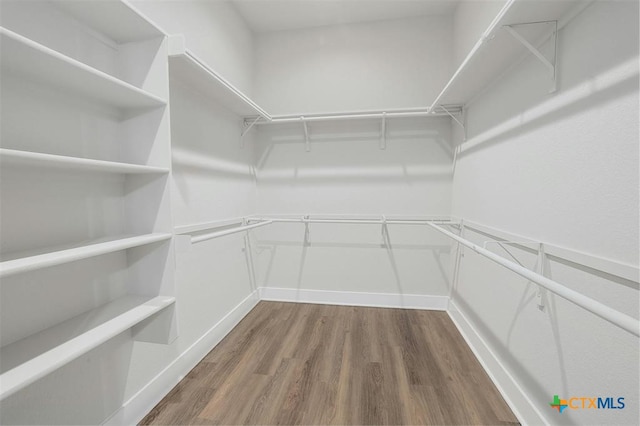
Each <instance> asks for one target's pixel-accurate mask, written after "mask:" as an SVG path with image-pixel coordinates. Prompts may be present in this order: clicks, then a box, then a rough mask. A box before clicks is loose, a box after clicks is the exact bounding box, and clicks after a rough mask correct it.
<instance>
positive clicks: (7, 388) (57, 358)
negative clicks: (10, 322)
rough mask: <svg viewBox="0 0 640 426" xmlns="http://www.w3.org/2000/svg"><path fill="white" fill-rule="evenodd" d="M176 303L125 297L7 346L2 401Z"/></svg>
mask: <svg viewBox="0 0 640 426" xmlns="http://www.w3.org/2000/svg"><path fill="white" fill-rule="evenodd" d="M173 303H175V298H174V297H165V296H157V297H153V298H150V297H143V296H125V297H122V298H120V299H116V300H114V301H112V302H110V303H107V304H105V305H102V306H100V307H98V308H96V309H93V310H91V311H89V312H86V313H84V314H81V315H78V316H76V317H74V318H71V319H69V320H67V321H64V322H62V323H60V324H58V325H55V326H53V327H51V328H48V329H46V330H43V331H41V332H39V333H36V334H33V335H31V336H29V337H26V338H24V339H22V340H19V341H17V342H14V343H11V344H9V345H7V346H4V347H3V348H2V350H1V351H0V357H1V358H2V375H0V400H2V399H4V398H6V397H8V396H10V395H12V394H14V393H15V392H18V391H19V390H21V389H23V388H25V387H26V386H28V385H30V384H32V383H33V382H35V381H36V380H38V379H41V378H42V377H44V376H46V375H47V374H49V373H52V372H53V371H55V370H57V369H58V368H60V367H62V366H63V365H65V364H67V363H69V362H71V361H73V360H74V359H76V358H78V357H80V356H82V355H84V354H86V353H87V352H89V351H90V350H92V349H94V348H96V347H97V346H99V345H101V344H102V343H105V342H106V341H108V340H109V339H112V338H113V337H115V336H117V335H118V334H120V333H122V332H124V331H126V330H128V329H130V328H132V327H134V326H135V325H137V324H139V323H141V322H142V321H144V320H145V319H147V318H149V317H150V316H152V315H153V314H156V313H158V312H160V311H161V310H163V309H165V308H167V307H168V306H170V305H172V304H173ZM25 360H26V361H25Z"/></svg>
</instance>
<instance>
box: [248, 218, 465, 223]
mask: <svg viewBox="0 0 640 426" xmlns="http://www.w3.org/2000/svg"><path fill="white" fill-rule="evenodd" d="M253 221H270V222H273V223H276V222H282V223H289V222H291V223H347V224H358V225H384V224H387V225H427V224H428V223H439V224H442V225H450V224H455V225H457V224H458V222H452V221H450V220H409V219H311V218H308V217H300V218H273V217H269V218H266V217H255V218H250V219H249V222H253ZM259 223H262V222H259Z"/></svg>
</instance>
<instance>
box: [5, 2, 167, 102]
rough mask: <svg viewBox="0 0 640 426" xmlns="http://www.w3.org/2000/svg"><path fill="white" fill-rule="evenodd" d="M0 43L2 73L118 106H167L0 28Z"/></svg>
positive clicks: (160, 100)
mask: <svg viewBox="0 0 640 426" xmlns="http://www.w3.org/2000/svg"><path fill="white" fill-rule="evenodd" d="M77 3H83V2H77ZM98 3H100V2H98ZM92 4H93V2H92ZM0 44H1V45H2V49H0V50H1V58H0V65H1V67H2V73H7V74H13V75H17V76H20V77H21V78H27V79H33V80H36V81H40V82H42V83H45V84H47V85H50V86H51V87H55V88H56V89H59V90H63V91H65V92H68V93H75V94H78V95H81V96H83V97H85V98H88V99H92V100H95V101H98V102H101V103H106V104H108V105H111V106H114V107H118V108H130V109H141V108H157V107H161V106H164V105H166V101H164V100H163V99H160V98H159V97H157V96H154V95H152V94H150V93H147V92H145V91H144V90H142V89H140V88H137V87H135V86H133V85H131V84H129V83H126V82H124V81H121V80H118V79H117V78H115V77H112V76H110V75H109V74H106V73H104V72H102V71H99V70H96V69H94V68H91V67H90V66H88V65H85V64H83V63H82V62H79V61H77V60H75V59H72V58H69V57H67V56H65V55H63V54H61V53H59V52H56V51H55V50H52V49H49V48H48V47H46V46H43V45H41V44H39V43H36V42H34V41H32V40H30V39H28V38H26V37H23V36H21V35H19V34H16V33H14V32H13V31H10V30H7V29H6V28H2V27H0Z"/></svg>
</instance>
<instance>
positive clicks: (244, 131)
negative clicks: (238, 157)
mask: <svg viewBox="0 0 640 426" xmlns="http://www.w3.org/2000/svg"><path fill="white" fill-rule="evenodd" d="M260 118H261V117H260V116H258V117H256V119H255V120H253V121H251V122H248V121H247V120H244V128H243V129H242V132H241V133H240V149H244V135H246V134H247V133H249V130H251V128H252V127H253V126H255V125H256V123H257V122H258V121H260Z"/></svg>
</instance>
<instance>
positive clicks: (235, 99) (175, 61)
mask: <svg viewBox="0 0 640 426" xmlns="http://www.w3.org/2000/svg"><path fill="white" fill-rule="evenodd" d="M169 78H170V79H171V80H172V81H175V82H181V83H183V84H187V85H189V86H192V87H194V88H195V89H196V90H197V91H198V92H201V93H203V94H205V95H206V96H209V97H211V98H212V99H214V100H216V101H217V102H218V103H220V104H221V105H223V106H224V107H226V108H228V109H229V110H230V111H232V112H234V113H235V114H237V115H239V116H241V117H244V116H260V117H262V118H264V119H266V120H271V116H270V115H269V114H268V113H267V112H266V111H265V110H263V109H262V108H261V107H259V106H258V105H257V104H256V103H255V102H254V101H252V100H251V99H250V98H249V97H248V96H247V95H245V94H244V93H242V92H241V91H240V90H239V89H237V88H236V87H235V86H233V85H232V84H231V83H229V82H228V81H227V80H225V79H224V78H223V77H222V76H221V75H220V74H218V73H217V72H216V71H214V70H213V69H212V68H211V67H210V66H209V65H207V64H206V63H205V62H204V61H202V60H200V59H199V58H198V57H197V56H196V55H195V54H193V53H192V52H190V51H189V50H188V49H187V48H186V47H185V44H184V38H183V37H182V36H180V35H177V36H171V37H170V38H169Z"/></svg>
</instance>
